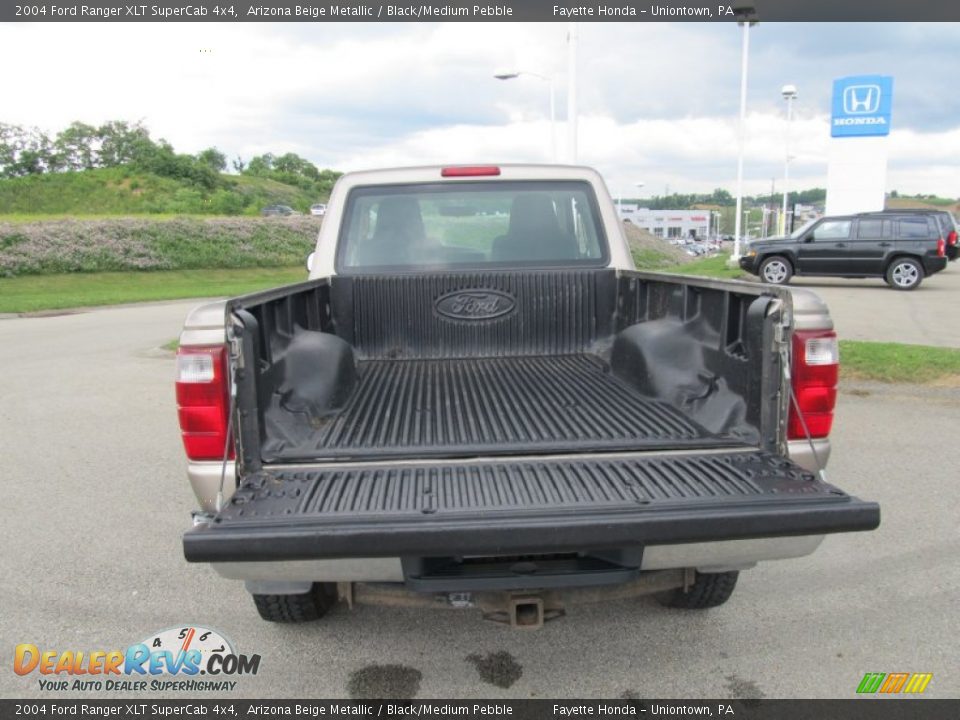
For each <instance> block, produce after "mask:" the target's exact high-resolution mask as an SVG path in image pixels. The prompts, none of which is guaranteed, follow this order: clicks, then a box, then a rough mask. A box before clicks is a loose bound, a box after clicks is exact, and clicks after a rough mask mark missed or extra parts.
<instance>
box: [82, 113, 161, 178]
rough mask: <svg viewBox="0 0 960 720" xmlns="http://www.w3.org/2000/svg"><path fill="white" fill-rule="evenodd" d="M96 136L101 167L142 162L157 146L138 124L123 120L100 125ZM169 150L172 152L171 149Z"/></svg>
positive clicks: (146, 131) (147, 131) (147, 132)
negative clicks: (98, 143)
mask: <svg viewBox="0 0 960 720" xmlns="http://www.w3.org/2000/svg"><path fill="white" fill-rule="evenodd" d="M97 134H98V136H99V138H100V154H99V158H98V159H99V163H100V165H101V166H102V167H116V166H118V165H127V164H129V163H132V162H137V161H138V160H139V161H142V160H143V159H144V158H147V157H149V156H152V155H153V154H154V153H155V152H156V148H157V144H156V143H154V141H153V140H151V139H150V131H149V130H147V129H146V128H145V127H144V126H143V125H141V124H140V123H134V124H132V125H131V124H130V123H128V122H126V121H123V120H111V121H110V122H107V123H104V124H103V125H101V126H100V127H99V128H98V129H97ZM160 142H161V143H162V142H164V141H162V140H161V141H160ZM167 147H169V143H167ZM170 150H171V151H172V150H173V148H170Z"/></svg>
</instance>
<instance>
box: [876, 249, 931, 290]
mask: <svg viewBox="0 0 960 720" xmlns="http://www.w3.org/2000/svg"><path fill="white" fill-rule="evenodd" d="M885 279H886V281H887V285H889V286H890V287H892V288H893V289H894V290H916V289H917V288H918V287H920V283H921V282H922V281H923V266H922V265H921V264H920V263H918V262H917V261H916V260H914V259H913V258H908V257H898V258H894V260H893V261H892V262H891V263H890V265H889V266H888V267H887V272H886V278H885Z"/></svg>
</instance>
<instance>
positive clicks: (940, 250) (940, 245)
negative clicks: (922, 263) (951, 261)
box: [937, 238, 947, 257]
mask: <svg viewBox="0 0 960 720" xmlns="http://www.w3.org/2000/svg"><path fill="white" fill-rule="evenodd" d="M946 256H947V244H946V243H945V242H944V241H943V238H937V257H946Z"/></svg>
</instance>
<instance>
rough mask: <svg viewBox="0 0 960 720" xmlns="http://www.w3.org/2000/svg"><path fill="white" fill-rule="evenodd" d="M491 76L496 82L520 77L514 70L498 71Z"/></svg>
mask: <svg viewBox="0 0 960 720" xmlns="http://www.w3.org/2000/svg"><path fill="white" fill-rule="evenodd" d="M493 76H494V77H495V78H496V79H497V80H513V79H514V78H515V77H520V73H519V72H517V71H515V70H500V71H499V72H495V73H494V74H493Z"/></svg>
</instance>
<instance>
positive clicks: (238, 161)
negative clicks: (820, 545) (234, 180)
mask: <svg viewBox="0 0 960 720" xmlns="http://www.w3.org/2000/svg"><path fill="white" fill-rule="evenodd" d="M231 164H232V165H233V169H234V171H236V172H238V173H241V174H242V173H243V169H244V168H245V167H246V166H247V164H246V163H245V162H244V161H243V158H242V157H240V156H239V155H237V157H235V158H234V159H233V163H231Z"/></svg>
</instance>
